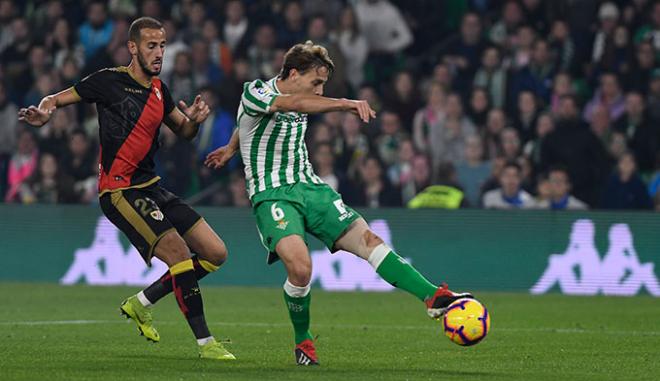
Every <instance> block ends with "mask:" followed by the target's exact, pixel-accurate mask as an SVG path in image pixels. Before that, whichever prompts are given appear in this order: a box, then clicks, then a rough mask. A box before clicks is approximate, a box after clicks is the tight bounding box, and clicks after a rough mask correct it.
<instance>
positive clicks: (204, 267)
mask: <svg viewBox="0 0 660 381" xmlns="http://www.w3.org/2000/svg"><path fill="white" fill-rule="evenodd" d="M192 261H193V266H194V267H195V276H196V277H197V280H200V279H202V278H204V277H205V276H206V275H208V274H209V273H210V272H212V271H215V270H217V269H218V266H216V265H214V264H212V263H211V262H209V261H205V260H203V259H199V257H198V256H197V255H195V256H193V257H192ZM142 292H143V293H144V296H145V297H146V298H147V299H148V300H149V301H150V302H151V304H156V302H157V301H159V300H160V299H162V298H163V297H164V296H165V295H167V294H169V293H170V292H172V274H170V272H169V271H167V272H166V273H165V274H163V276H161V277H160V278H159V279H158V280H157V281H155V282H153V283H152V284H150V285H149V286H148V287H147V288H145V289H144V290H143V291H142Z"/></svg>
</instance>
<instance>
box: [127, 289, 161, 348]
mask: <svg viewBox="0 0 660 381" xmlns="http://www.w3.org/2000/svg"><path fill="white" fill-rule="evenodd" d="M119 311H120V312H121V313H122V315H124V316H126V318H127V319H133V321H134V322H135V324H137V329H138V331H140V335H142V336H144V337H145V338H146V339H147V340H149V341H153V342H154V343H157V342H159V341H160V335H159V334H158V331H156V328H154V326H153V325H152V323H153V318H152V317H151V309H150V308H147V307H145V306H143V305H142V303H140V301H139V300H138V298H137V295H133V296H131V297H130V298H128V299H126V300H124V302H123V303H122V304H121V306H120V307H119Z"/></svg>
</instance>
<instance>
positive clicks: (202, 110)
mask: <svg viewBox="0 0 660 381" xmlns="http://www.w3.org/2000/svg"><path fill="white" fill-rule="evenodd" d="M210 112H211V110H210V109H209V106H208V105H207V104H206V102H204V101H203V100H202V96H201V95H197V96H196V97H195V100H194V101H193V103H192V104H191V105H190V106H188V105H187V104H186V102H184V101H179V107H174V109H172V111H171V112H170V113H169V115H167V118H165V124H166V125H167V126H168V127H169V128H170V129H172V131H174V133H175V134H177V135H179V136H181V137H183V138H185V139H187V140H192V139H193V138H194V137H195V136H197V132H199V125H200V123H204V121H205V120H206V118H207V117H208V116H209V113H210Z"/></svg>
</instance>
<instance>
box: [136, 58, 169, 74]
mask: <svg viewBox="0 0 660 381" xmlns="http://www.w3.org/2000/svg"><path fill="white" fill-rule="evenodd" d="M137 59H138V64H140V67H141V68H142V71H144V72H145V73H146V74H148V75H150V76H152V77H153V76H156V75H158V74H160V70H161V69H162V68H163V61H162V60H161V61H160V67H161V69H158V71H153V70H151V69H150V68H149V66H148V65H147V60H145V59H144V58H142V54H140V52H138V54H137Z"/></svg>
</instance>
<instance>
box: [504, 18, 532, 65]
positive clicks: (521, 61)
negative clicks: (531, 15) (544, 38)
mask: <svg viewBox="0 0 660 381" xmlns="http://www.w3.org/2000/svg"><path fill="white" fill-rule="evenodd" d="M536 39H537V36H536V32H535V31H534V29H532V28H531V27H530V26H529V25H522V26H520V27H519V28H518V31H517V33H516V38H515V39H514V40H513V41H512V46H511V52H510V53H509V54H510V55H511V58H510V60H511V62H510V66H511V69H513V71H514V72H515V71H518V70H521V69H523V68H525V67H526V66H527V65H529V63H530V62H531V60H532V52H533V50H534V41H535V40H536Z"/></svg>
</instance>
